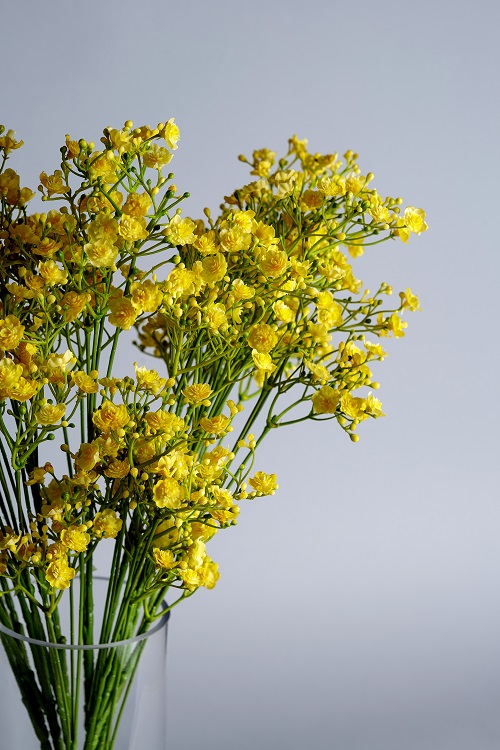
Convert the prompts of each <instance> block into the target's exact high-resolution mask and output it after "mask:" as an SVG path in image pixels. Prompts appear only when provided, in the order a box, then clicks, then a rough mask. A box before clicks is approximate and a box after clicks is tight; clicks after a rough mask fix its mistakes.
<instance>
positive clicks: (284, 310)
mask: <svg viewBox="0 0 500 750" xmlns="http://www.w3.org/2000/svg"><path fill="white" fill-rule="evenodd" d="M273 312H274V314H275V315H276V317H277V318H278V320H281V322H282V323H291V322H292V320H294V319H295V312H294V311H293V310H292V308H291V307H289V306H288V305H287V304H286V302H283V300H280V299H279V300H277V301H276V302H275V303H274V305H273Z"/></svg>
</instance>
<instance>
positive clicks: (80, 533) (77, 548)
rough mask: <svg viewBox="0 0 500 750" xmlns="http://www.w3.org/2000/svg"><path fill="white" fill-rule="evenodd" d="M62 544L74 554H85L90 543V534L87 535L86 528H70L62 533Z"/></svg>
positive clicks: (75, 526)
mask: <svg viewBox="0 0 500 750" xmlns="http://www.w3.org/2000/svg"><path fill="white" fill-rule="evenodd" d="M61 542H62V543H63V545H64V546H65V547H67V548H68V549H70V550H73V552H85V550H86V549H87V547H88V546H89V543H90V534H88V533H87V530H86V527H81V526H77V525H73V526H68V528H67V529H63V530H62V531H61Z"/></svg>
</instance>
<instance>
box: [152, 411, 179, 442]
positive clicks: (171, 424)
mask: <svg viewBox="0 0 500 750" xmlns="http://www.w3.org/2000/svg"><path fill="white" fill-rule="evenodd" d="M144 421H145V422H146V423H147V425H148V428H149V430H150V432H153V433H158V432H160V433H162V434H163V435H164V436H165V437H166V438H167V440H170V438H172V437H173V436H174V435H175V434H176V432H181V431H182V430H183V429H184V427H185V424H184V420H183V419H182V418H181V417H178V416H177V415H176V414H172V413H171V412H168V411H161V409H160V410H158V411H148V412H147V414H145V415H144Z"/></svg>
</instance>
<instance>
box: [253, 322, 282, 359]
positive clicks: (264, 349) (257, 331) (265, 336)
mask: <svg viewBox="0 0 500 750" xmlns="http://www.w3.org/2000/svg"><path fill="white" fill-rule="evenodd" d="M277 343H278V337H277V335H276V333H275V332H274V331H273V329H272V328H271V326H269V325H267V323H257V324H256V325H254V326H252V328H251V329H250V334H249V336H248V344H249V346H251V347H252V349H256V350H257V351H258V352H260V353H261V354H268V353H269V352H270V351H271V349H274V347H275V346H276V344H277Z"/></svg>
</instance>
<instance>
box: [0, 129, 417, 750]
mask: <svg viewBox="0 0 500 750" xmlns="http://www.w3.org/2000/svg"><path fill="white" fill-rule="evenodd" d="M179 136H180V134H179V130H178V127H177V125H176V124H175V121H174V120H173V119H170V120H169V121H168V122H167V123H159V124H158V125H157V127H156V128H150V127H149V126H141V127H134V126H133V124H132V123H131V122H130V121H128V122H126V123H125V125H124V127H123V128H122V129H113V128H105V130H104V132H103V137H102V138H101V144H100V145H99V147H97V148H96V146H95V144H94V143H89V142H87V141H86V140H84V139H80V140H73V139H71V137H70V136H66V141H65V144H64V145H63V147H62V149H61V155H62V159H61V163H60V165H59V167H58V168H57V169H55V170H54V171H53V172H51V173H49V172H42V174H41V175H40V185H39V186H38V191H39V194H40V197H41V200H42V202H43V204H49V205H47V209H46V211H45V212H40V213H31V214H30V213H28V204H29V201H30V200H32V199H33V198H34V196H35V195H36V193H34V192H32V191H31V190H30V189H29V188H26V187H21V182H20V178H19V176H18V175H17V173H16V172H15V171H14V170H13V169H11V168H10V167H7V166H6V164H7V160H8V159H9V158H10V157H11V156H12V155H13V152H15V151H16V150H17V149H18V148H19V147H20V146H21V145H22V141H18V140H16V139H15V133H14V132H13V131H12V130H9V131H7V132H5V129H3V128H2V129H0V155H1V157H2V158H1V161H0V165H1V168H0V200H1V214H0V244H1V259H0V292H1V294H0V297H1V300H2V303H1V307H0V431H1V434H2V442H1V461H0V485H1V486H0V585H1V589H0V621H1V623H2V624H3V625H4V626H5V627H8V628H14V627H15V626H16V622H15V618H14V615H13V611H14V609H15V606H14V602H15V601H18V602H20V603H21V608H22V612H23V618H24V619H23V628H24V630H25V632H26V634H27V635H29V636H30V637H32V638H38V639H45V640H47V639H49V638H50V637H56V638H59V637H62V631H61V629H60V628H61V625H60V621H59V619H58V608H59V605H60V602H61V601H62V597H63V596H65V595H66V592H67V590H69V592H71V590H72V586H73V581H74V579H75V578H76V577H78V579H79V581H80V586H81V589H80V591H81V592H83V593H81V595H80V596H81V597H83V599H81V603H82V604H83V605H84V607H83V611H85V608H90V610H91V608H92V581H93V576H94V569H93V561H94V554H95V551H96V548H97V547H98V545H102V544H105V545H112V546H113V550H114V552H113V560H112V565H111V571H110V584H109V594H108V600H107V605H106V606H107V608H106V611H105V614H104V625H103V631H102V633H101V637H104V638H106V639H110V640H111V639H112V640H123V639H126V638H129V637H131V636H133V635H135V634H137V633H139V632H144V631H145V630H146V629H147V627H148V626H149V624H150V623H151V622H152V621H153V620H154V619H155V618H156V617H157V616H158V615H159V613H161V612H162V611H163V610H162V609H161V607H162V605H161V602H162V601H163V600H164V597H165V595H166V594H167V592H170V593H169V598H170V599H171V604H170V607H172V606H174V605H175V604H177V603H178V602H179V601H181V600H182V599H184V598H186V597H188V596H190V595H191V594H192V593H193V592H194V591H196V590H197V589H198V588H199V587H206V588H212V587H213V586H214V585H215V584H216V582H217V580H218V577H219V573H218V567H217V564H216V563H215V562H214V561H213V560H212V559H211V558H210V557H209V555H208V553H207V549H206V547H207V543H208V542H209V541H210V539H211V538H212V537H213V536H214V534H216V533H217V532H218V531H219V530H221V529H225V528H227V527H229V526H232V525H234V524H235V523H236V521H237V518H238V514H239V504H240V502H242V501H245V500H250V499H253V498H259V497H262V496H266V495H273V494H274V493H275V491H276V490H277V489H278V483H277V478H276V475H275V474H270V473H266V472H264V471H262V470H261V469H259V468H258V446H259V445H260V443H261V442H262V440H263V439H264V437H265V435H266V434H267V433H268V432H269V431H271V430H274V429H277V428H280V427H282V426H285V425H296V424H297V423H300V422H302V421H306V420H313V421H322V420H325V419H326V420H334V421H336V422H337V423H338V424H339V426H340V427H341V429H342V430H343V431H344V432H345V433H346V434H347V435H348V436H349V437H350V438H351V440H353V441H357V440H358V433H357V431H356V430H357V427H358V425H359V424H360V423H361V422H363V421H366V420H368V419H369V418H378V417H380V416H383V412H382V405H381V403H380V401H379V400H378V399H377V398H376V397H375V396H373V393H372V391H373V390H376V389H377V388H378V382H376V381H375V380H374V375H373V374H372V365H373V363H374V362H377V361H382V360H383V359H384V358H385V357H386V352H385V350H384V349H383V347H382V345H381V344H380V343H379V339H381V338H383V337H388V336H394V337H396V338H399V337H402V336H403V335H404V333H405V329H406V326H407V323H406V320H405V318H404V316H405V315H406V313H407V312H408V311H409V312H412V311H415V310H418V309H420V307H419V301H418V298H417V297H416V296H415V295H414V294H413V292H412V291H411V290H410V289H406V290H405V291H401V292H400V293H399V296H398V297H397V299H396V304H395V306H394V307H393V306H391V305H390V303H389V297H390V295H391V292H392V289H391V287H390V286H389V285H388V284H387V283H385V282H384V283H381V284H380V286H379V288H378V289H377V291H376V292H375V293H371V292H370V291H369V290H367V289H364V288H363V284H362V282H361V281H360V280H359V279H358V278H356V275H355V271H354V268H353V265H352V263H358V262H359V261H358V258H359V257H360V256H362V255H363V253H364V252H365V251H366V252H376V247H375V246H376V245H377V244H378V243H380V242H382V241H385V240H388V239H400V240H402V241H403V242H404V243H406V242H408V240H409V238H410V237H411V235H412V234H417V235H418V234H420V233H421V232H423V231H425V230H426V229H427V225H426V223H425V213H424V211H423V210H422V209H420V208H415V207H413V206H408V207H406V208H404V209H403V208H402V200H401V199H400V198H391V197H386V198H384V197H382V196H380V195H379V193H378V192H377V190H376V189H375V188H374V187H372V184H373V174H371V173H367V174H364V173H363V172H362V171H361V169H360V167H359V166H358V163H357V155H356V154H354V153H353V152H352V151H348V152H347V153H346V154H344V156H343V157H342V158H340V157H339V156H338V154H327V155H321V154H317V153H310V152H309V151H308V148H307V141H306V140H299V139H298V138H297V137H295V136H294V137H293V138H291V139H290V141H289V147H288V150H287V153H286V154H285V155H284V156H283V157H281V158H279V159H278V158H277V156H276V154H275V153H274V152H272V151H270V150H268V149H260V150H257V151H255V152H254V153H253V156H252V158H250V159H247V158H245V157H243V156H241V157H240V161H242V162H243V163H244V164H246V165H248V166H249V167H250V175H251V177H253V178H255V179H254V180H253V181H251V182H249V183H247V184H245V185H243V186H242V187H241V188H239V189H237V190H235V191H234V192H233V193H232V194H230V195H228V196H227V197H226V198H225V199H224V203H223V204H222V205H221V208H220V212H219V213H218V215H217V216H212V214H211V212H210V211H209V210H208V209H206V210H205V214H204V218H203V219H192V218H190V217H187V216H183V214H182V212H181V208H180V204H181V202H182V201H183V200H184V199H185V198H186V197H187V194H182V195H179V194H178V191H177V188H176V187H175V185H174V184H173V182H172V180H173V174H171V173H168V174H166V175H165V174H164V171H165V167H167V165H169V163H170V161H171V159H172V155H173V154H172V152H173V151H174V150H175V149H176V148H177V144H178V140H179ZM131 329H133V330H136V332H137V335H138V346H139V349H140V350H141V351H142V352H143V353H144V354H150V355H153V356H154V357H155V358H156V359H155V360H153V361H154V362H155V365H154V368H153V367H151V368H150V367H147V366H144V365H143V364H139V363H137V362H136V363H135V365H134V366H133V368H132V367H130V368H129V369H128V370H127V371H118V367H117V365H116V361H115V355H116V352H117V350H118V346H119V340H120V336H121V334H122V332H123V331H128V330H131ZM132 361H133V360H132ZM257 428H258V429H259V434H258V435H256V433H255V430H256V429H257ZM50 441H52V442H50ZM54 446H56V447H57V449H58V452H59V455H60V457H61V460H59V461H56V460H55V459H54ZM175 595H176V596H175ZM69 637H70V638H71V642H75V640H77V639H80V641H79V642H81V643H93V642H94V641H93V639H94V637H95V634H94V633H93V626H92V618H87V617H85V618H84V617H83V614H82V609H80V612H79V614H77V615H76V616H75V618H74V621H73V620H72V621H71V633H69ZM106 642H107V641H106ZM9 658H10V659H11V663H12V665H13V667H14V668H15V669H17V670H18V672H19V670H20V667H19V664H20V662H19V657H18V655H16V654H14V653H12V654H9ZM100 658H101V657H100ZM102 658H103V659H104V656H103V657H102ZM16 665H17V666H16ZM39 668H40V670H41V672H40V675H39V679H40V681H41V683H43V684H45V683H47V681H49V683H50V680H51V679H52V677H51V675H50V674H49V673H44V672H43V669H44V667H43V665H39ZM82 669H83V670H84V673H85V684H86V686H87V687H86V700H85V712H86V718H85V722H86V724H85V726H86V733H87V734H86V740H85V748H86V750H94V749H95V748H99V747H103V746H104V745H103V744H102V743H103V742H104V738H109V736H110V734H109V731H110V730H109V726H110V722H111V721H112V720H113V715H112V712H111V713H110V712H109V710H108V713H106V714H105V713H103V711H104V708H102V707H101V703H100V700H99V696H100V695H102V691H103V690H115V691H121V690H123V689H124V685H125V678H126V675H124V676H121V677H120V676H119V675H118V673H117V671H116V670H113V669H112V668H109V669H108V668H106V667H105V666H103V664H100V663H98V664H97V665H94V664H93V663H92V661H91V660H88V659H84V660H83V664H82ZM21 672H22V670H21ZM25 677H26V675H23V674H21V676H20V685H21V689H22V690H23V689H25V690H27V688H26V686H25V687H24V688H23V687H22V685H23V679H24V678H25ZM61 679H62V678H61ZM64 679H65V680H66V683H67V681H68V680H70V677H69V676H68V675H66V677H65V678H64ZM72 679H73V677H71V680H72ZM103 680H104V682H105V683H106V680H108V682H107V683H106V684H104V683H103ZM66 683H64V684H66ZM50 684H52V683H50ZM72 687H74V685H72ZM63 689H65V688H63V687H62V683H59V682H56V683H54V694H55V696H56V699H57V697H58V695H59V692H60V691H61V690H63ZM58 691H59V692H58ZM24 697H25V702H26V704H27V706H28V707H29V706H30V705H31V704H30V701H31V698H30V696H29V695H28V693H26V694H25V696H24ZM75 714H76V711H74V710H73V714H72V716H73V721H66V720H65V717H64V716H63V715H62V714H61V713H60V710H59V707H58V705H57V700H56V701H54V703H53V704H52V703H51V702H50V701H47V705H46V706H45V707H44V708H43V710H42V713H41V714H40V711H38V710H34V709H33V710H30V715H31V718H32V721H33V723H34V726H35V729H36V731H37V734H38V736H43V735H44V733H45V734H46V735H47V742H48V743H49V744H47V745H44V746H43V747H49V748H52V747H54V748H55V747H57V748H63V749H64V750H70V748H73V747H74V742H75V732H76V723H75V722H76V721H77V719H76V718H75ZM106 741H107V740H106ZM52 742H53V743H59V744H54V745H52V744H50V743H52ZM106 746H109V747H111V745H106Z"/></svg>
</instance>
